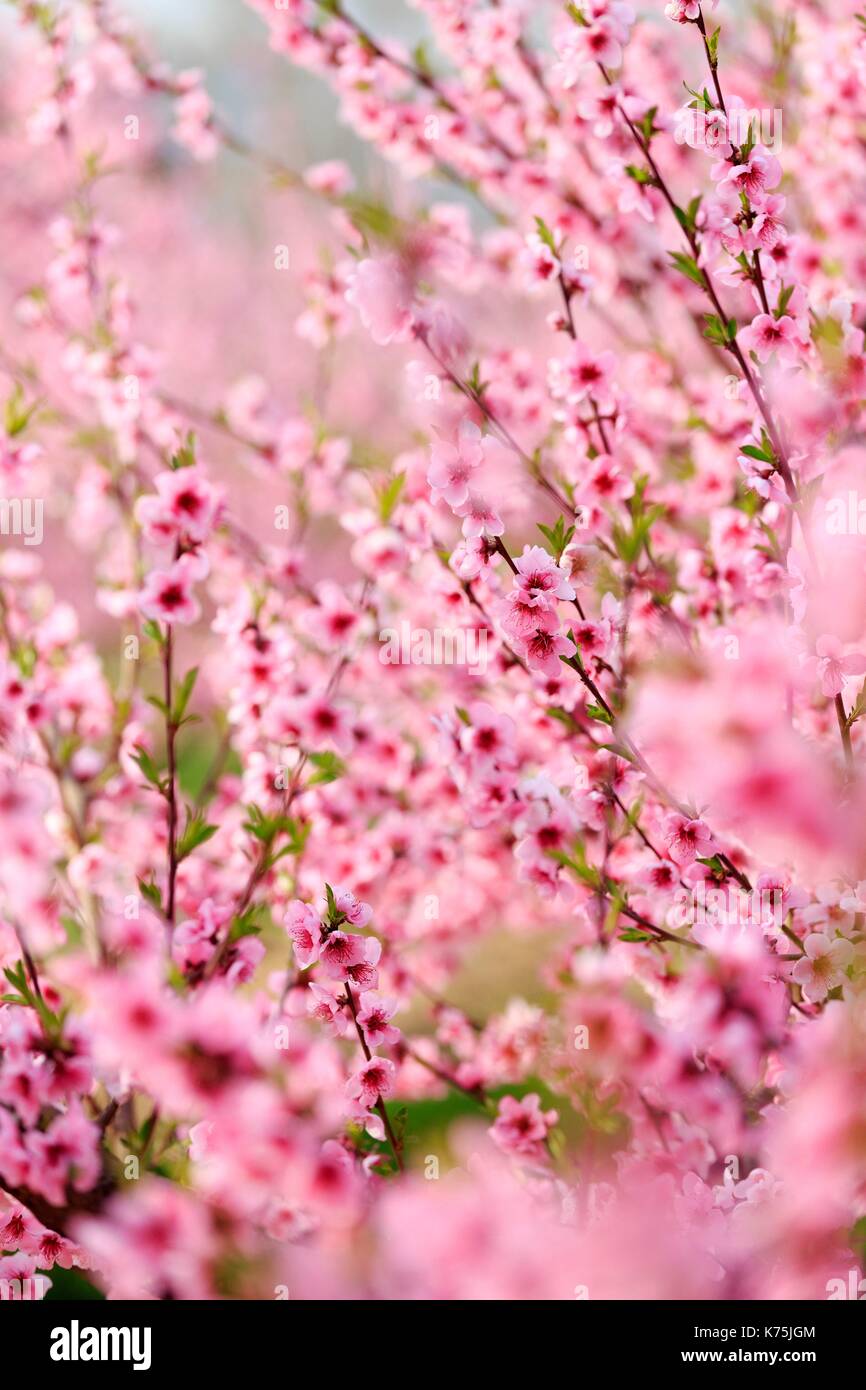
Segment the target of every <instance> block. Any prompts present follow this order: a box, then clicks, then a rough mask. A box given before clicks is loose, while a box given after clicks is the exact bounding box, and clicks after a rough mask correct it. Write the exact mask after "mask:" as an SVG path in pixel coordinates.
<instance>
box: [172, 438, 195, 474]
mask: <svg viewBox="0 0 866 1390" xmlns="http://www.w3.org/2000/svg"><path fill="white" fill-rule="evenodd" d="M195 443H196V440H195V435H194V434H193V432H192V430H190V432H189V433H188V434H187V437H186V439H185V440H184V442H183V444H182V445H181V446H180V448H179V449H178V451H177V453H176V454H173V455H172V459H171V466H172V468H173V469H174V470H175V471H177V469H179V468H192V466H193V464H194V463H195Z"/></svg>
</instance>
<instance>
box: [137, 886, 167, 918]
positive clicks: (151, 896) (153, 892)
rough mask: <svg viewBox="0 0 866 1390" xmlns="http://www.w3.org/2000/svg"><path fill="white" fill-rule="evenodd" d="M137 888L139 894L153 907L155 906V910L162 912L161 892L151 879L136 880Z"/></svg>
mask: <svg viewBox="0 0 866 1390" xmlns="http://www.w3.org/2000/svg"><path fill="white" fill-rule="evenodd" d="M138 888H139V892H140V893H141V896H142V897H143V898H145V899H146V901H147V902H149V903H150V904H151V905H152V906H153V907H155V908H156V910H157V912H159V913H162V911H163V908H162V894H161V893H160V891H159V889H158V888H157V886H156V884H155V883H154V882H153V880H152V879H151V880H149V879H145V878H140V879H139V880H138Z"/></svg>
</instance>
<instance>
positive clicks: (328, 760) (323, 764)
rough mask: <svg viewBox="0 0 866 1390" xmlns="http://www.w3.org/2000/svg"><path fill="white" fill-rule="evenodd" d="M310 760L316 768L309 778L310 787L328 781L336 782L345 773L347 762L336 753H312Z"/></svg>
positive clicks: (308, 784)
mask: <svg viewBox="0 0 866 1390" xmlns="http://www.w3.org/2000/svg"><path fill="white" fill-rule="evenodd" d="M309 761H310V762H311V763H312V764H313V766H314V767H315V768H317V769H318V771H317V772H314V773H313V775H312V777H308V778H307V786H308V787H316V786H319V785H320V784H324V783H328V782H336V781H337V780H338V778H340V777H342V776H344V775H345V772H346V764H345V763H344V762H343V759H342V758H338V757H337V754H336V753H332V752H330V751H326V752H324V753H311V754H310V757H309Z"/></svg>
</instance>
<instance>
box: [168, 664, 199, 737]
mask: <svg viewBox="0 0 866 1390" xmlns="http://www.w3.org/2000/svg"><path fill="white" fill-rule="evenodd" d="M197 679H198V667H197V666H193V667H192V669H191V670H190V671H187V673H186V675H185V676H184V678H183V680H182V681H181V683H180V686H179V687H178V689H177V690H176V691H175V696H174V709H173V710H172V712H171V718H172V723H173V724H175V725H177V724H180V723H181V722H182V720H183V716H184V715H185V714H186V707H187V705H188V704H189V701H190V696H191V695H192V692H193V690H194V688H195V683H196V680H197Z"/></svg>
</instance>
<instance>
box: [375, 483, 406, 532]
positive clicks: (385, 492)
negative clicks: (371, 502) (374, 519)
mask: <svg viewBox="0 0 866 1390" xmlns="http://www.w3.org/2000/svg"><path fill="white" fill-rule="evenodd" d="M405 481H406V474H405V473H398V474H397V475H396V477H394V478H392V479H391V481H390V482H389V483H387V484H386V486H385V487H384V488H382V490H381V492H380V493H379V516H380V517H381V519H382V522H383V524H384V525H387V524H388V522H389V521H390V520H391V517H392V516H393V514H394V510H395V508H396V506H397V503H398V502H399V501H400V495H401V493H402V491H403V484H404V483H405Z"/></svg>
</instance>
